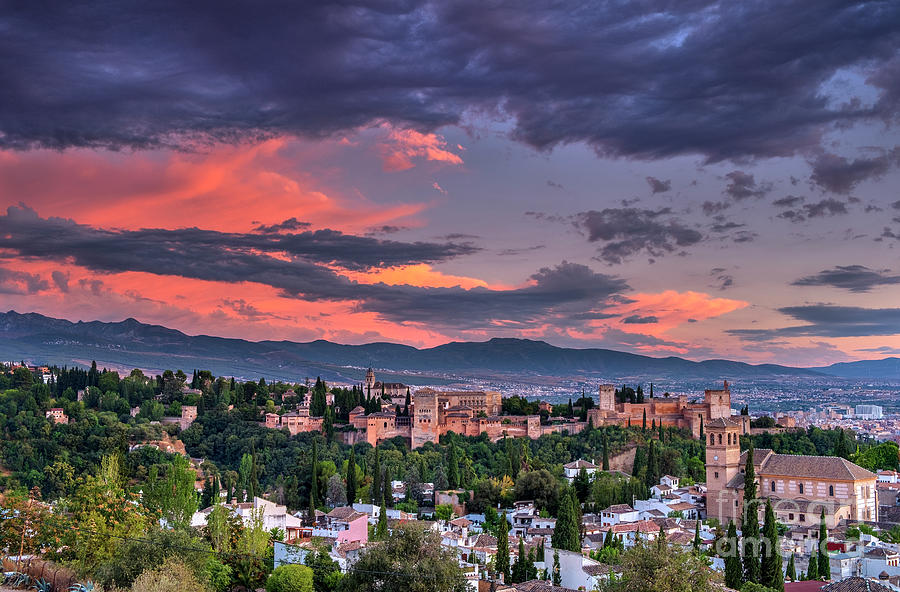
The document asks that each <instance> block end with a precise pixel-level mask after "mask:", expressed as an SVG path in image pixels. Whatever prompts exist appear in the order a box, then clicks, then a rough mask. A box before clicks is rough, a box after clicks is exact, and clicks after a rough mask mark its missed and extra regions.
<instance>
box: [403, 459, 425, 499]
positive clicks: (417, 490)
mask: <svg viewBox="0 0 900 592" xmlns="http://www.w3.org/2000/svg"><path fill="white" fill-rule="evenodd" d="M403 482H404V484H405V485H406V500H405V501H406V502H412V503H414V504H416V505H418V503H419V502H420V501H421V499H420V498H421V497H422V477H421V476H420V475H419V469H418V468H416V466H415V465H413V466H411V467H409V468H408V469H406V476H405V477H404V479H403Z"/></svg>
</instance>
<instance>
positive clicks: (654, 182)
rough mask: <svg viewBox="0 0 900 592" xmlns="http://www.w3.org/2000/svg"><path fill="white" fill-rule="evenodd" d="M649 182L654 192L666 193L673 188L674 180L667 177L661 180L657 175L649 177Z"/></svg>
mask: <svg viewBox="0 0 900 592" xmlns="http://www.w3.org/2000/svg"><path fill="white" fill-rule="evenodd" d="M647 183H648V184H649V185H650V191H651V192H653V193H654V194H656V193H665V192H666V191H668V190H669V189H671V188H672V181H671V180H669V179H666V180H665V181H661V180H660V179H657V178H656V177H647Z"/></svg>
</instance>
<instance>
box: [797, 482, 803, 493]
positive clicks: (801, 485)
mask: <svg viewBox="0 0 900 592" xmlns="http://www.w3.org/2000/svg"><path fill="white" fill-rule="evenodd" d="M797 487H798V489H799V490H800V493H803V483H798V484H797Z"/></svg>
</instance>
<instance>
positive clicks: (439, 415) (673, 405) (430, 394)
mask: <svg viewBox="0 0 900 592" xmlns="http://www.w3.org/2000/svg"><path fill="white" fill-rule="evenodd" d="M365 389H366V392H373V393H378V394H381V393H383V404H382V410H381V411H380V412H377V413H370V414H368V415H366V413H365V411H364V410H363V408H362V407H357V408H356V409H353V410H352V411H351V412H350V424H351V425H352V426H353V427H354V428H355V429H356V431H355V432H344V433H343V435H344V438H345V440H346V441H347V442H348V443H350V442H358V441H365V442H368V443H369V444H371V445H373V446H374V445H375V444H377V443H378V442H381V441H382V440H386V439H389V438H395V437H397V436H400V437H402V438H405V439H407V440H409V442H410V445H411V446H412V447H413V448H416V447H419V446H421V445H423V444H424V443H425V442H437V441H438V438H440V436H442V435H444V434H446V433H448V432H455V433H457V434H462V435H465V436H479V435H481V434H482V433H487V435H488V437H489V438H490V439H491V440H499V439H500V438H503V437H504V436H508V437H511V438H514V437H529V438H538V437H540V436H541V435H543V434H547V433H552V432H567V433H570V434H574V433H577V432H580V431H582V430H584V429H585V428H586V427H587V426H588V424H589V423H593V425H595V426H601V425H615V424H619V425H626V424H634V425H641V422H643V420H644V416H645V414H646V418H647V423H648V425H649V424H651V423H656V424H660V423H662V424H663V425H666V426H674V427H679V428H685V429H688V430H690V431H691V433H692V434H693V435H694V437H699V435H700V430H701V426H702V425H703V424H704V422H706V423H707V424H708V423H709V422H710V421H712V420H714V419H717V418H724V417H730V415H731V392H730V391H729V389H728V383H727V382H726V383H725V384H724V387H723V388H722V389H719V390H707V391H705V393H704V400H703V402H694V403H691V402H688V398H687V397H686V396H684V395H681V396H678V397H668V396H666V397H657V398H651V399H649V400H648V401H647V402H645V403H617V402H616V395H615V393H616V388H615V387H614V386H613V385H610V384H604V385H600V387H599V403H598V405H597V406H596V407H594V408H592V409H589V410H588V413H587V414H588V421H586V422H585V421H574V420H563V421H561V422H557V423H553V424H551V425H541V418H540V416H539V415H527V416H525V415H501V412H502V396H501V395H500V393H498V392H496V391H437V390H434V389H430V388H422V389H418V390H416V392H415V394H413V395H411V397H410V398H411V405H410V408H409V414H408V415H398V414H397V413H396V406H397V405H402V404H403V403H404V402H405V398H406V394H407V393H408V392H409V387H407V386H406V385H403V384H400V383H381V382H377V381H376V380H375V373H374V372H373V371H372V369H371V368H370V369H369V371H368V372H367V373H366V384H365ZM547 409H548V410H549V405H547ZM266 426H267V427H270V428H279V429H280V428H287V429H288V430H289V431H290V432H291V434H297V433H299V432H308V431H319V430H321V429H322V418H321V417H311V416H310V415H309V407H308V402H304V403H303V404H302V405H301V407H300V408H299V409H298V410H297V411H293V412H290V413H285V414H284V415H278V414H276V413H269V414H267V415H266Z"/></svg>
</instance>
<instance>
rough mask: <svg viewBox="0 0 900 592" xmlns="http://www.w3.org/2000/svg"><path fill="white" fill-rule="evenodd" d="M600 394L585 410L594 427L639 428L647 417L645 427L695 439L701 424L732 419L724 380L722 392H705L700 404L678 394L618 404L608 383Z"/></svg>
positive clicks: (726, 383) (729, 391) (729, 392)
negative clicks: (657, 427) (678, 430)
mask: <svg viewBox="0 0 900 592" xmlns="http://www.w3.org/2000/svg"><path fill="white" fill-rule="evenodd" d="M599 392H600V399H599V402H598V404H597V406H596V407H594V408H593V409H590V410H588V417H589V418H590V419H591V420H592V421H593V423H594V425H595V426H601V425H615V424H618V425H626V424H628V423H631V425H635V426H639V425H641V424H642V422H643V421H644V417H645V416H646V418H647V425H648V426H649V425H651V424H653V423H655V424H656V425H659V424H662V425H664V426H671V427H677V428H684V429H686V430H690V432H691V434H693V436H694V437H695V438H698V437H700V426H701V425H703V424H704V423H709V422H710V421H712V420H713V419H717V418H720V417H730V416H731V390H730V389H729V387H728V381H727V380H726V381H725V382H724V386H723V388H721V389H707V390H706V391H704V393H703V401H702V402H700V401H697V402H691V401H689V400H688V397H686V396H685V395H679V396H677V397H668V396H663V397H655V398H650V399H646V400H645V401H644V402H643V403H619V402H617V401H616V387H615V386H613V385H611V384H601V385H600V389H599Z"/></svg>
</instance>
